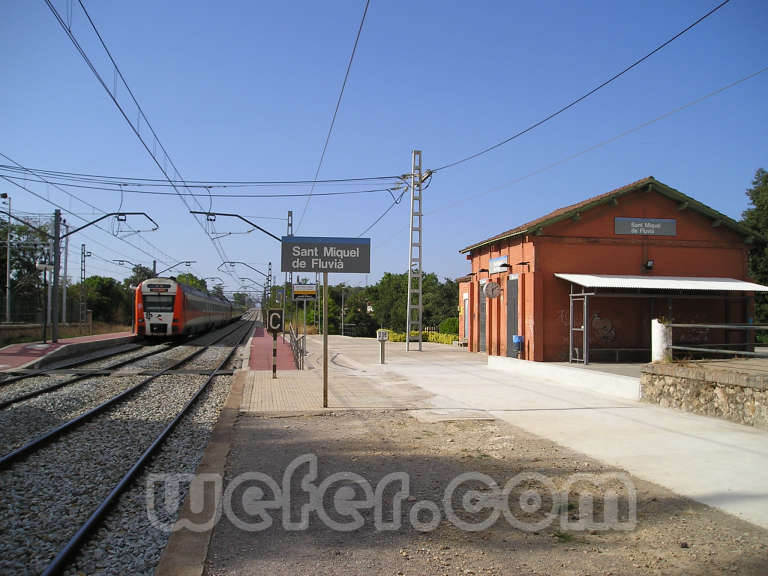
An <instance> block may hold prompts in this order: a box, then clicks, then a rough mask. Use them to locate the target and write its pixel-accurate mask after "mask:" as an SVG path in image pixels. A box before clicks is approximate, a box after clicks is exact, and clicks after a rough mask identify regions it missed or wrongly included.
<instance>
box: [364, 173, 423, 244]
mask: <svg viewBox="0 0 768 576" xmlns="http://www.w3.org/2000/svg"><path fill="white" fill-rule="evenodd" d="M432 174H433V173H432V172H430V174H429V178H428V179H427V181H426V184H425V185H424V188H423V190H422V191H424V190H426V189H427V188H429V186H430V185H431V184H432ZM409 189H410V185H406V187H405V189H404V190H403V191H402V192H401V193H400V194H399V195H398V196H394V194H393V195H392V203H391V204H390V205H389V206H388V207H387V209H386V210H384V212H382V213H381V214H380V215H379V217H378V218H376V220H374V221H373V222H372V223H371V224H370V225H369V226H368V228H366V229H365V230H363V231H362V232H360V234H358V235H357V237H358V238H359V237H361V236H362V235H363V234H366V233H367V232H368V231H370V230H371V229H372V228H373V227H374V226H376V224H378V223H379V222H381V220H382V219H383V218H384V216H386V215H387V214H389V212H390V210H392V208H394V207H395V206H396V205H397V204H400V202H401V201H402V199H403V196H404V195H405V193H406V192H408V190H409Z"/></svg>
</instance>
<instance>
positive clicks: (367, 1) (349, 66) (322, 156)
mask: <svg viewBox="0 0 768 576" xmlns="http://www.w3.org/2000/svg"><path fill="white" fill-rule="evenodd" d="M370 3H371V0H365V10H363V17H362V18H361V19H360V26H359V27H358V29H357V36H355V45H354V46H352V54H350V56H349V62H348V63H347V71H346V73H345V74H344V82H342V84H341V90H340V91H339V98H338V99H337V100H336V109H335V110H334V111H333V118H331V125H330V126H329V127H328V134H327V135H326V136H325V144H323V151H322V152H321V153H320V161H319V162H318V163H317V170H315V178H314V180H313V182H312V187H311V188H310V190H309V196H308V197H307V201H306V202H305V203H304V209H303V210H302V211H301V217H300V218H299V224H298V226H296V230H297V231H298V230H299V228H301V224H302V223H303V222H304V216H305V215H306V213H307V208H308V207H309V202H310V200H312V192H314V191H315V184H316V183H317V177H318V176H319V175H320V168H322V166H323V160H324V159H325V152H326V150H327V149H328V142H330V140H331V132H333V125H334V124H335V123H336V115H337V114H338V113H339V106H341V98H342V96H344V88H346V86H347V80H348V79H349V71H350V70H351V69H352V61H353V60H354V59H355V52H357V43H358V42H359V41H360V33H361V32H362V31H363V24H364V23H365V15H366V14H368V5H369V4H370Z"/></svg>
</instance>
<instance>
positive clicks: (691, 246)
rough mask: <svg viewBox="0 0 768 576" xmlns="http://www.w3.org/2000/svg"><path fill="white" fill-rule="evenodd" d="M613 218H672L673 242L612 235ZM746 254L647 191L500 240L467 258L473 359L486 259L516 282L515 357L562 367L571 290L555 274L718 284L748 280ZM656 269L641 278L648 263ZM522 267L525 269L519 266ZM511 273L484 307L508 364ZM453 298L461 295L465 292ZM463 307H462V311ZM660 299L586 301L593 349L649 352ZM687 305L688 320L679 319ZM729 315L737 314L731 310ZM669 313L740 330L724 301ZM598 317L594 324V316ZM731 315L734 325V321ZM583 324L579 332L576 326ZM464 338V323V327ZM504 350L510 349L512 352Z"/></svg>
mask: <svg viewBox="0 0 768 576" xmlns="http://www.w3.org/2000/svg"><path fill="white" fill-rule="evenodd" d="M615 217H633V218H674V219H676V220H677V235H676V236H642V237H638V236H630V235H616V234H614V218H615ZM747 254H748V246H747V245H746V244H745V243H744V239H743V237H742V236H741V235H739V234H738V233H736V232H734V231H732V230H730V229H728V228H724V227H713V225H712V220H711V219H710V218H708V217H706V216H704V215H702V214H700V213H698V212H694V211H691V210H679V209H678V203H677V202H674V201H672V200H671V199H669V198H667V197H665V196H663V195H661V194H658V193H656V192H653V191H644V192H635V193H632V194H628V195H625V196H622V197H620V198H619V199H618V204H617V205H615V206H614V205H611V204H606V205H603V206H600V207H597V208H593V209H591V210H589V211H586V212H584V213H583V214H582V215H581V218H580V219H579V220H573V219H569V220H565V221H562V222H559V223H557V224H553V225H550V226H547V227H546V228H545V229H544V230H543V231H542V233H541V234H540V235H538V236H525V237H517V238H513V239H511V240H505V241H499V242H496V243H495V244H493V245H490V246H484V247H481V248H478V249H476V250H474V251H473V252H472V272H474V273H475V275H474V276H472V281H471V282H469V283H467V285H468V286H470V285H471V286H470V287H471V295H470V306H471V308H472V322H471V324H472V329H471V334H470V337H469V338H468V340H469V345H470V350H474V351H477V350H478V344H479V341H478V329H479V319H478V317H477V312H478V302H477V295H478V291H479V289H480V284H479V280H480V279H485V278H488V277H489V274H488V273H485V272H483V273H478V271H479V270H480V269H481V268H489V260H490V259H491V258H495V257H498V256H502V255H507V257H508V262H509V264H512V265H513V266H512V268H511V269H510V272H511V273H517V274H518V276H519V284H518V294H519V296H518V297H519V306H518V324H519V329H518V333H519V334H523V336H524V338H525V344H524V348H523V353H522V355H521V356H522V358H526V359H530V360H539V361H541V360H546V361H562V360H567V359H568V322H569V299H568V293H569V290H570V286H569V284H568V283H567V282H565V281H564V280H562V279H560V278H556V277H555V276H554V274H555V273H581V274H587V273H593V274H622V275H641V274H647V275H649V276H719V277H730V278H737V279H745V280H746V279H748V277H747ZM649 259H652V260H653V261H654V267H653V270H651V271H647V270H645V267H644V264H645V262H646V261H647V260H649ZM522 261H527V262H529V265H521V266H520V265H516V264H517V263H518V262H522ZM508 276H509V272H504V273H501V274H493V275H492V276H491V278H490V279H491V280H493V281H497V282H499V283H500V284H501V286H502V288H503V292H502V295H501V296H500V297H499V298H496V299H493V300H491V299H489V300H487V313H488V316H487V322H486V342H487V352H488V353H489V354H494V355H502V356H503V355H507V346H508V343H507V341H506V340H507V330H506V297H507V293H506V292H507V284H506V281H507V277H508ZM464 291H466V290H464V289H463V288H461V289H460V298H461V293H462V292H464ZM460 304H461V302H460ZM667 305H668V302H667V301H666V299H661V300H659V299H655V300H654V301H653V304H651V301H650V300H648V299H607V298H606V299H601V298H594V299H591V300H590V311H589V316H590V318H589V319H588V323H587V325H588V326H589V329H590V340H591V346H592V347H599V346H600V345H603V346H605V347H614V348H617V347H649V346H650V340H649V339H650V317H651V306H653V307H654V308H653V312H654V315H656V316H658V315H660V314H659V312H660V309H661V314H663V315H666V307H667ZM686 306H687V307H688V308H690V309H691V310H690V311H688V312H687V311H686ZM734 306H735V308H734ZM673 308H674V310H676V311H679V312H680V314H686V315H688V316H689V317H698V318H700V321H702V322H704V321H706V322H721V321H725V319H726V316H727V315H729V316H731V321H743V320H744V319H746V318H743V319H742V318H741V317H742V316H743V315H744V314H747V313H748V311H746V310H744V306H743V305H732V308H733V310H730V311H729V312H728V314H726V312H725V306H724V304H723V302H722V300H719V301H714V302H713V301H698V303H693V304H691V303H682V302H678V301H676V302H675V304H674V307H673ZM595 314H596V315H597V316H595ZM734 316H738V317H739V318H734ZM579 323H580V321H579V322H578V323H576V324H577V325H578V324H579ZM460 330H463V318H462V327H460ZM509 345H510V347H511V343H509Z"/></svg>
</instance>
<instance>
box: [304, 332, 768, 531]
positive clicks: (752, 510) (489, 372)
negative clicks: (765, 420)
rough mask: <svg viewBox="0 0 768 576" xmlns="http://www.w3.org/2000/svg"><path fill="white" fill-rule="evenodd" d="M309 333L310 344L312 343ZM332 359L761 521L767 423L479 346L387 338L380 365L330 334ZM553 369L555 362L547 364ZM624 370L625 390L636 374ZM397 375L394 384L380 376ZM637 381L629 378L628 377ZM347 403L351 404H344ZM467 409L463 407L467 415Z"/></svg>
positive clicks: (432, 404) (767, 487) (370, 348)
mask: <svg viewBox="0 0 768 576" xmlns="http://www.w3.org/2000/svg"><path fill="white" fill-rule="evenodd" d="M320 345H321V340H320V337H318V336H312V337H310V342H309V346H310V351H311V352H313V353H316V351H318V350H319V349H320ZM329 349H330V351H331V355H332V358H334V360H335V363H337V364H338V365H341V366H344V367H345V370H346V371H347V373H348V375H350V376H353V375H357V376H360V377H365V378H371V379H374V380H380V381H381V384H380V385H381V388H380V390H381V392H382V393H386V394H388V395H391V394H394V395H395V397H394V398H392V399H391V400H390V403H391V404H392V405H397V404H398V403H399V402H398V400H397V394H398V392H399V391H401V390H402V391H408V394H412V395H418V394H425V396H424V403H423V405H422V406H421V408H423V409H428V410H434V409H438V410H444V411H456V412H457V414H458V413H460V411H462V410H465V411H484V412H486V413H487V414H489V415H491V416H493V417H496V418H500V419H502V420H505V421H507V422H510V423H511V424H513V425H515V426H518V427H521V428H524V429H525V430H527V431H529V432H531V433H533V434H536V435H538V436H541V437H543V438H548V439H550V440H553V441H555V442H557V443H559V444H561V445H564V446H567V447H568V448H571V449H573V450H577V451H579V452H582V453H584V454H587V455H589V456H592V457H595V458H597V459H599V460H602V461H603V462H605V463H607V464H610V465H613V466H618V467H621V468H623V469H625V470H627V471H629V472H630V473H632V474H634V475H636V476H639V477H641V478H643V479H645V480H649V481H651V482H655V483H657V484H660V485H662V486H664V487H666V488H669V489H671V490H673V491H674V492H676V493H678V494H681V495H683V496H687V497H690V498H693V499H694V500H697V501H699V502H702V503H704V504H708V505H710V506H714V507H717V508H719V509H721V510H723V511H725V512H728V513H730V514H734V515H736V516H738V517H739V518H742V519H744V520H747V521H749V522H752V523H754V524H757V525H759V526H762V527H768V431H764V430H756V429H755V428H752V427H749V426H744V425H740V424H735V423H732V422H727V421H724V420H719V419H716V418H711V417H707V416H699V415H696V414H689V413H685V412H680V411H677V410H674V409H670V408H663V407H661V406H657V405H652V404H647V403H642V402H639V401H637V400H633V399H628V398H622V397H619V396H618V395H616V394H615V393H613V392H615V386H614V391H613V392H612V393H610V394H607V393H605V390H603V391H600V390H598V389H596V388H590V387H589V386H587V387H585V386H583V383H584V379H585V378H586V374H587V372H589V371H588V370H584V369H583V368H581V369H580V368H572V369H570V370H563V371H558V373H557V375H556V376H554V375H553V374H554V373H553V372H552V371H551V368H552V367H551V366H548V365H540V366H541V373H540V374H535V373H533V372H530V373H528V374H524V373H520V372H517V373H513V372H508V371H504V370H496V369H492V368H490V367H489V366H488V358H487V356H485V355H482V354H476V353H467V352H466V351H461V350H458V349H456V348H452V347H450V346H444V345H440V344H432V343H425V344H424V349H423V352H407V353H406V352H405V345H404V344H400V343H398V344H396V343H389V344H388V345H387V364H386V366H380V365H379V364H378V343H377V342H376V341H375V340H373V339H363V338H349V337H342V336H331V337H330V343H329ZM554 368H559V367H557V366H555V367H554ZM602 376H603V377H604V378H603V380H604V381H607V386H608V388H609V392H610V388H611V386H612V384H611V381H610V379H611V378H614V379H615V378H619V379H620V378H626V379H627V380H628V382H624V383H622V384H621V386H620V387H624V388H625V390H632V389H633V387H634V386H635V385H637V386H639V380H636V379H634V378H629V377H626V376H621V375H611V374H603V375H602ZM393 378H396V379H398V381H399V387H398V388H387V387H386V386H385V384H386V383H387V382H390V381H392V379H393ZM635 382H637V384H635ZM333 386H334V384H333V381H331V390H333ZM352 404H354V403H352ZM471 413H472V412H467V414H471Z"/></svg>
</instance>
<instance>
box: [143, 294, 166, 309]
mask: <svg viewBox="0 0 768 576" xmlns="http://www.w3.org/2000/svg"><path fill="white" fill-rule="evenodd" d="M144 311H145V312H173V296H166V295H161V294H144Z"/></svg>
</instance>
